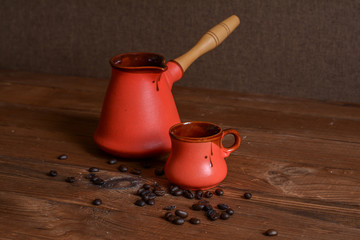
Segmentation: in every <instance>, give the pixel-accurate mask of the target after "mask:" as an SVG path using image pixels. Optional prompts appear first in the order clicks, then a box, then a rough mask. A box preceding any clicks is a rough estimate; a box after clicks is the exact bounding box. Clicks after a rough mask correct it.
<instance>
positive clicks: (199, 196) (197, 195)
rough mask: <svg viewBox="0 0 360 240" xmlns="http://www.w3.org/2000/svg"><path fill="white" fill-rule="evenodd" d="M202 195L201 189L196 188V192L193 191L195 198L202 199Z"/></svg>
mask: <svg viewBox="0 0 360 240" xmlns="http://www.w3.org/2000/svg"><path fill="white" fill-rule="evenodd" d="M202 197H203V191H201V190H197V191H196V193H195V198H196V199H202Z"/></svg>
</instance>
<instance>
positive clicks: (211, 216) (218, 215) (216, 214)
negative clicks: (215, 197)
mask: <svg viewBox="0 0 360 240" xmlns="http://www.w3.org/2000/svg"><path fill="white" fill-rule="evenodd" d="M219 217H220V213H214V214H212V215H210V216H209V219H210V220H211V221H215V220H217V219H219Z"/></svg>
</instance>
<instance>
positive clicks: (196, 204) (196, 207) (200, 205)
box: [191, 203, 205, 211]
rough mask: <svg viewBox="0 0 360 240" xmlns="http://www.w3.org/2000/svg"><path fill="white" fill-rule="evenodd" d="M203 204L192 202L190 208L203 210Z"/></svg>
mask: <svg viewBox="0 0 360 240" xmlns="http://www.w3.org/2000/svg"><path fill="white" fill-rule="evenodd" d="M204 207H205V206H204V205H202V204H199V203H195V204H193V205H192V206H191V209H192V210H195V211H201V210H203V209H204Z"/></svg>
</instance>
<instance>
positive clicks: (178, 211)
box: [175, 210, 188, 218]
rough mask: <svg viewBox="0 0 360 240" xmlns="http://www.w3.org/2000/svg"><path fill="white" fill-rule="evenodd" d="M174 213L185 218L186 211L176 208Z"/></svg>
mask: <svg viewBox="0 0 360 240" xmlns="http://www.w3.org/2000/svg"><path fill="white" fill-rule="evenodd" d="M175 214H176V216H179V217H181V218H186V217H187V216H188V213H187V212H185V211H182V210H176V211H175Z"/></svg>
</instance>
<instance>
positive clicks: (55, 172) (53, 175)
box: [49, 170, 57, 177]
mask: <svg viewBox="0 0 360 240" xmlns="http://www.w3.org/2000/svg"><path fill="white" fill-rule="evenodd" d="M49 176H51V177H56V176H57V171H55V170H51V171H50V172H49Z"/></svg>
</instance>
